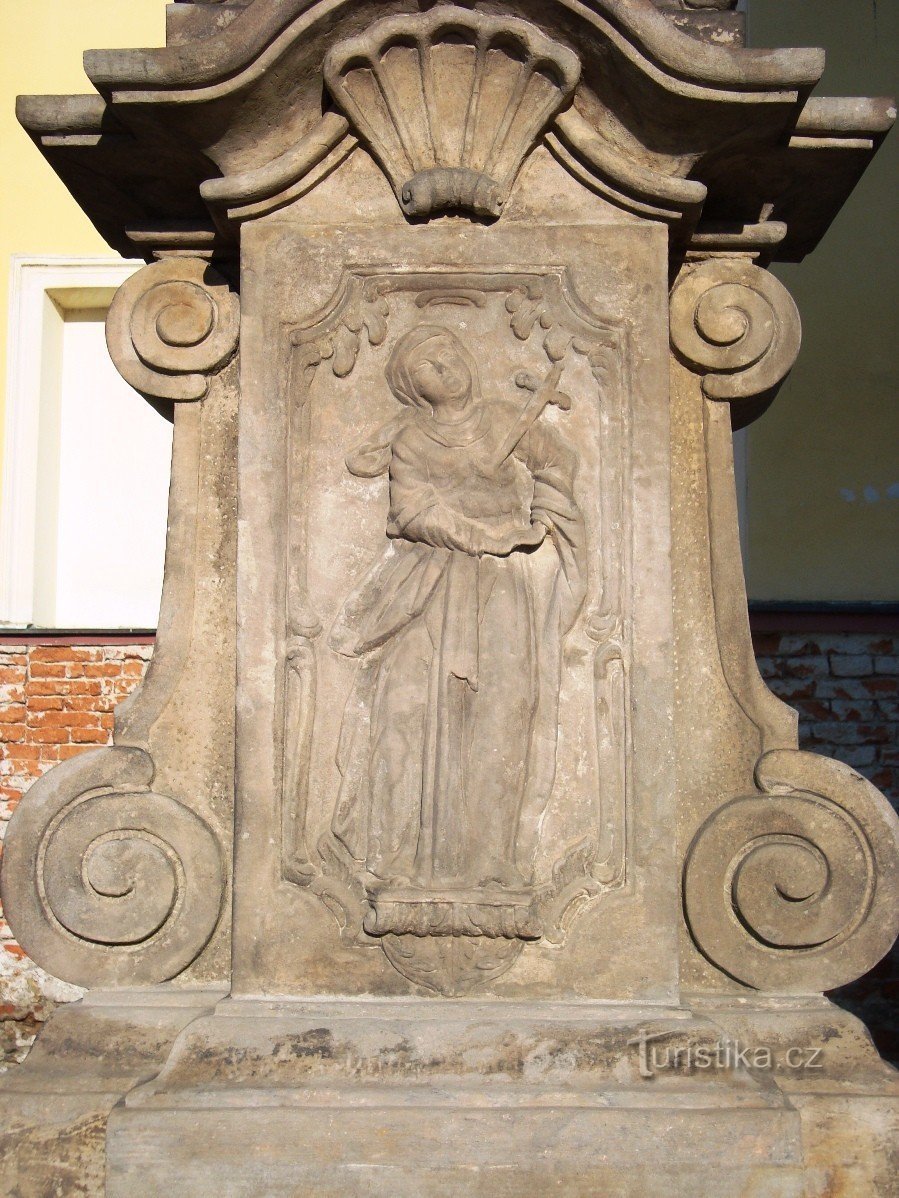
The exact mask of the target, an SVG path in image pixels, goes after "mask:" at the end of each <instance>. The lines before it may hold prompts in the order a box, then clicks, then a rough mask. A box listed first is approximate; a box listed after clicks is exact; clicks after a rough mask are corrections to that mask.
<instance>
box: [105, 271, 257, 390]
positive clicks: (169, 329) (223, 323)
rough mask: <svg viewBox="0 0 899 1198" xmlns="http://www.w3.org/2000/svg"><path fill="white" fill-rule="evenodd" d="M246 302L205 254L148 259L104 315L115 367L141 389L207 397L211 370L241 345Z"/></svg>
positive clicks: (228, 357) (133, 385)
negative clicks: (243, 303)
mask: <svg viewBox="0 0 899 1198" xmlns="http://www.w3.org/2000/svg"><path fill="white" fill-rule="evenodd" d="M239 318H240V304H239V302H238V299H237V297H236V296H235V295H234V293H233V292H232V291H231V290H230V288H229V286H228V284H227V282H226V281H225V279H224V278H222V276H221V275H220V274H219V273H218V271H216V270H213V269H212V267H211V266H209V265H208V264H207V263H206V262H204V261H202V260H201V259H199V258H170V259H166V260H165V261H163V262H154V263H152V265H150V266H145V267H144V268H143V270H139V271H138V272H137V274H136V275H132V277H131V278H130V279H128V280H127V281H126V282H125V283H123V284H122V286H121V287H120V288H119V289H118V291H117V292H116V294H115V297H114V298H113V301H112V304H111V306H110V309H109V315H108V316H107V318H106V343H107V345H108V347H109V353H110V355H111V357H112V360H113V362H114V363H115V365H116V368H117V370H118V371H119V373H120V374H121V375H122V377H123V378H124V379H125V381H126V382H128V383H130V384H131V386H132V387H134V388H135V389H136V390H138V391H140V392H141V393H142V394H143V395H147V396H154V397H156V398H158V399H169V400H195V399H202V398H203V396H204V395H205V394H206V391H207V389H208V386H209V380H208V378H207V376H208V375H209V374H210V373H212V372H213V371H215V370H218V369H219V368H221V367H222V366H224V364H225V363H226V362H227V361H228V360H229V359H230V358H231V357H232V356H233V354H234V351H235V349H236V348H237V334H238V327H239Z"/></svg>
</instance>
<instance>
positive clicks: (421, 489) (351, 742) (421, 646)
mask: <svg viewBox="0 0 899 1198" xmlns="http://www.w3.org/2000/svg"><path fill="white" fill-rule="evenodd" d="M516 414H517V410H516V409H515V408H514V406H513V405H511V404H508V403H506V402H505V401H495V402H493V403H491V404H490V405H489V406H488V405H486V404H478V405H476V406H475V407H474V410H473V411H472V413H471V414H470V415H469V416H468V417H467V418H466V419H465V420H464V421H463V422H462V423H461V424H457V425H451V426H446V425H441V424H438V423H437V422H436V421H435V420H434V419H433V417H431V416H429V415H428V414H423V413H412V414H407V415H406V416H405V417H404V418H403V419H401V420H399V421H397V422H394V424H393V425H392V426H388V427H387V429H385V430H382V434H381V435H380V436H376V437H374V438H372V440H370V441H369V442H367V443H366V444H364V445H363V446H362V447H360V449H359V450H358V451H356V453H355V454H354V455H351V456H350V458H348V466H349V468H350V469H351V470H352V471H353V472H354V473H357V474H362V475H367V476H370V477H371V476H374V475H376V474H378V473H382V472H384V471H385V470H387V471H389V478H390V513H389V520H388V527H387V533H388V537H389V541H388V545H387V548H386V550H385V552H384V553H383V555H382V556H381V558H380V559H379V560H378V561H377V562H376V563H375V565H374V567H373V568H372V570H371V571H370V572H369V573H368V574H367V575H366V577H365V578H364V579H363V580H362V582H361V584H360V585H359V586H358V587H357V588H356V590H355V591H354V592H353V593H352V594H351V595H350V596H349V598H348V599H347V601H346V603H345V604H344V607H343V609H342V611H341V612H340V614H339V616H338V618H337V620H336V621H335V624H334V627H333V629H332V634H331V644H332V646H333V647H334V648H335V649H337V650H338V651H339V652H342V653H344V654H347V655H349V656H352V657H355V658H358V659H359V662H360V664H359V668H358V671H357V676H356V681H355V685H354V688H353V691H352V693H351V695H350V698H349V700H348V703H347V707H346V711H345V714H344V720H343V726H342V730H341V736H340V742H339V747H338V754H337V762H338V766H339V769H340V773H341V775H342V782H341V787H340V793H339V797H338V801H337V804H336V808H335V812H334V816H333V821H332V831H333V833H334V835H335V836H336V837H337V839H338V840H339V841H340V842H341V843H342V844H343V845H344V846H345V848H346V850H347V851H348V852H349V853H350V854H351V856H352V857H353V858H354V859H355V860H356V861H357V862H359V863H360V864H363V865H364V868H365V870H366V871H367V872H368V873H369V874H370V875H373V876H374V878H375V879H378V880H380V881H383V882H384V883H389V884H393V885H411V886H415V887H422V888H425V889H428V890H430V891H434V890H439V889H441V888H443V889H456V890H458V889H460V888H461V889H464V888H478V887H485V886H496V885H500V886H516V885H522V884H525V883H526V882H527V881H528V876H529V873H530V871H531V869H532V858H533V853H534V850H535V848H536V838H537V833H538V828H539V821H540V818H541V816H542V814H543V811H544V810H545V807H546V804H547V803H548V801H549V798H550V793H551V791H552V786H553V780H554V776H555V758H556V740H557V727H558V704H559V686H560V670H561V666H560V661H561V655H560V648H561V641H562V638H563V637H564V635H565V634H566V632H567V631H568V630H569V629H570V627H571V625H572V624H573V622H574V620H575V619H576V617H577V614H578V611H579V609H580V607H581V605H582V602H583V599H584V594H585V590H586V571H585V562H584V556H585V555H584V525H583V518H582V516H581V513H580V511H579V509H578V507H577V504H576V502H575V499H574V478H575V472H576V466H577V458H576V455H575V453H574V451H573V450H572V449H571V448H570V447H569V446H568V445H567V444H566V443H565V441H564V440H563V439H562V438H561V437H560V436H559V434H558V433H557V432H556V431H555V430H554V429H553V428H552V427H551V426H550V425H548V424H547V423H546V422H545V421H543V422H539V423H538V424H535V425H533V426H532V427H531V428H530V430H529V431H528V432H527V434H526V435H525V436H524V437H523V438H522V440H521V441H520V442H519V444H518V446H517V448H516V449H515V451H514V453H513V454H512V455H511V456H510V457H508V458H507V459H506V460H505V461H504V462H503V463H502V465H500V466H499V467H496V466H495V465H493V464H491V455H494V460H495V453H496V449H497V448H498V446H499V445H500V444H501V442H502V439H503V434H504V433H505V431H506V430H507V429H508V428H509V427H511V425H512V424H513V422H514V419H515V416H516ZM531 521H538V522H540V523H542V524H544V525H545V526H546V527H547V528H548V529H549V530H550V536H549V537H548V538H547V542H546V543H545V544H544V546H542V547H541V549H540V550H539V551H537V552H534V551H533V550H530V551H528V550H515V551H513V552H512V553H510V554H509V555H508V556H494V555H490V554H489V553H479V552H478V548H479V546H478V543H477V542H478V539H479V538H478V530H479V528H487V529H489V530H491V531H493V532H496V533H503V532H508V531H510V530H511V529H513V528H517V529H520V528H522V527H526V526H527V525H528V524H529V523H530V522H531ZM547 554H548V555H549V558H547V556H546V555H547ZM547 561H549V568H548V569H547ZM539 563H542V566H541V568H538V564H539Z"/></svg>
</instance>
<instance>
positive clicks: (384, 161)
mask: <svg viewBox="0 0 899 1198" xmlns="http://www.w3.org/2000/svg"><path fill="white" fill-rule="evenodd" d="M580 72H581V64H580V61H579V60H578V57H577V55H576V54H574V53H573V52H572V51H571V50H568V49H566V47H564V46H561V45H559V44H558V43H556V42H553V41H552V40H551V39H549V38H547V37H546V36H545V35H544V34H542V33H541V32H540V30H539V29H537V28H536V26H534V25H531V24H530V23H529V22H527V21H522V20H519V19H517V18H515V17H509V16H490V15H488V14H486V13H482V12H472V11H470V10H468V9H463V8H458V7H456V6H455V5H439V6H438V7H437V8H434V9H432V10H431V11H430V12H428V13H422V14H420V15H418V16H414V17H412V16H408V15H401V16H395V17H387V18H386V19H384V20H383V21H378V22H377V23H376V24H374V25H372V26H371V28H370V29H368V30H367V31H366V32H365V33H364V34H362V35H360V36H359V37H356V38H351V39H349V40H348V41H345V42H339V43H338V44H337V45H336V46H334V47H333V48H332V49H331V50H330V51H329V53H328V55H327V57H326V59H325V66H324V75H325V80H326V82H327V84H328V87H329V89H330V91H331V93H332V95H333V96H334V98H335V99H336V101H337V103H338V104H339V105H340V107H341V108H342V109H343V111H344V112H345V113H346V114H347V116H348V117H349V118H350V119H351V121H352V122H353V124H354V126H355V127H356V128H357V129H358V130H359V132H360V134H361V135H362V136H363V137H364V138H365V141H366V143H367V145H368V146H369V147H370V149H371V150H372V152H373V153H374V154H375V156H376V157H377V159H378V161H379V162H380V163H381V166H382V167H383V168H384V170H385V171H386V173H387V176H388V178H389V179H390V182H391V183H392V185H393V188H394V190H395V191H396V194H397V198H398V199H399V201H400V204H401V206H402V209H403V211H404V212H405V213H406V215H407V216H417V217H428V216H431V215H432V214H433V213H436V212H440V211H441V210H444V209H447V208H469V209H471V210H472V211H473V212H476V213H478V214H479V215H481V216H486V217H492V218H496V217H498V216H499V215H500V213H501V212H502V210H503V206H504V205H505V202H506V200H507V198H508V196H509V192H510V190H511V188H512V184H513V182H514V181H515V177H516V175H517V174H518V170H519V167H520V166H521V164H522V162H523V161H524V158H525V156H526V154H527V153H528V152H529V151H530V149H531V148H532V146H533V145H534V142H535V141H536V140H537V138H538V137H539V136H540V134H541V133H542V132H543V130H544V129H545V127H546V126H547V124H549V122H550V121H551V120H552V118H553V117H554V116H555V114H556V112H558V110H559V109H560V108H561V107H562V106H563V105H564V104H565V103H566V101H568V100H569V99H570V97H571V96H572V94H573V93H574V89H575V87H576V86H577V82H578V79H579V78H580Z"/></svg>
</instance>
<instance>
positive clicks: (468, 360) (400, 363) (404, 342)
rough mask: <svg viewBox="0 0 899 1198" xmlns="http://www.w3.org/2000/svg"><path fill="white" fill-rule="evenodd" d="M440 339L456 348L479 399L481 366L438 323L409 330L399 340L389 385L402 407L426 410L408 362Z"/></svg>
mask: <svg viewBox="0 0 899 1198" xmlns="http://www.w3.org/2000/svg"><path fill="white" fill-rule="evenodd" d="M437 337H445V338H448V339H449V340H450V341H452V342H453V344H454V345H455V347H456V350H457V352H458V354H459V356H460V357H461V358H462V359H463V360H464V362H465V365H466V366H467V367H468V372H469V374H470V375H471V391H472V395H473V396H475V397H478V396H480V391H481V385H480V380H479V378H478V367H477V363H476V362H475V360H474V358H473V357H472V355H471V354H470V353H469V352H468V350H467V349H466V348H465V346H464V345H463V344H462V342H461V341H460V340H459V338H458V337H457V336H456V334H455V333H454V332H453V331H452V330H451V329H447V328H444V326H443V325H439V324H419V325H416V326H415V328H413V329H409V331H408V332H407V333H404V334H403V335H402V337H400V338H399V340H398V341H397V343H396V345H394V347H393V351H392V353H391V355H390V360H389V361H388V363H387V370H386V375H387V385H388V386H389V387H390V390H391V391H392V392H393V394H394V395H395V396H396V398H397V399H398V400H399V401H400V403H401V404H406V405H408V406H412V407H416V408H426V407H427V406H428V404H427V401H426V400H424V399H422V397H421V396H420V395H419V394H418V392H417V391H416V390H415V383H414V382H413V380H412V374H411V371H410V370H409V366H408V362H409V358H410V357H411V355H412V353H413V351H414V350H416V349H418V348H419V346H421V345H424V344H425V342H426V341H432V340H434V339H436V338H437Z"/></svg>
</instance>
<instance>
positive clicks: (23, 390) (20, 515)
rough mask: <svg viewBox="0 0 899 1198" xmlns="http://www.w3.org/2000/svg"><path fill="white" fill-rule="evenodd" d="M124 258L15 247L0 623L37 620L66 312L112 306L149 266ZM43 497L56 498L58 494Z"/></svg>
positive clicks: (21, 624)
mask: <svg viewBox="0 0 899 1198" xmlns="http://www.w3.org/2000/svg"><path fill="white" fill-rule="evenodd" d="M143 265H144V264H143V262H135V261H128V260H125V259H121V258H72V257H32V256H30V255H25V254H14V255H13V257H12V260H11V264H10V266H11V269H10V294H9V326H8V331H7V355H8V357H7V362H8V365H7V386H6V414H5V420H4V425H5V427H4V439H3V488H2V500H0V627H7V628H23V629H24V628H29V627H31V626H32V625H33V622H34V621H33V616H34V594H35V581H36V580H35V549H36V537H37V530H38V520H39V504H40V503H41V496H40V495H39V494H38V489H39V483H40V480H41V479H42V478H43V479H45V480H46V479H47V478H48V477H53V473H52V472H48V471H44V470H42V469H41V466H42V461H43V460H45V459H46V455H48V454H52V453H55V452H56V451H57V450H58V447H57V446H55V445H50V444H47V443H46V438H45V439H44V441H45V443H44V444H42V443H41V430H40V416H41V411H42V409H43V410H44V411H47V410H49V404H50V403H51V402H53V401H55V398H56V396H58V393H59V388H60V379H61V372H62V348H63V325H64V322H65V314H66V312H72V311H76V312H77V311H82V310H85V309H91V308H103V307H108V306H109V304H110V302H111V300H112V297H113V295H114V294H115V291H116V289H117V288H118V287H119V286H120V285H121V284H122V283H124V282H125V280H126V279H128V278H130V277H131V275H133V274H134V273H135V271H137V270H139V269H140V268H141V267H142V266H143ZM43 502H44V503H45V504H50V505H51V506H53V510H55V505H53V496H52V495H48V494H45V495H44V496H43Z"/></svg>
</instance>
